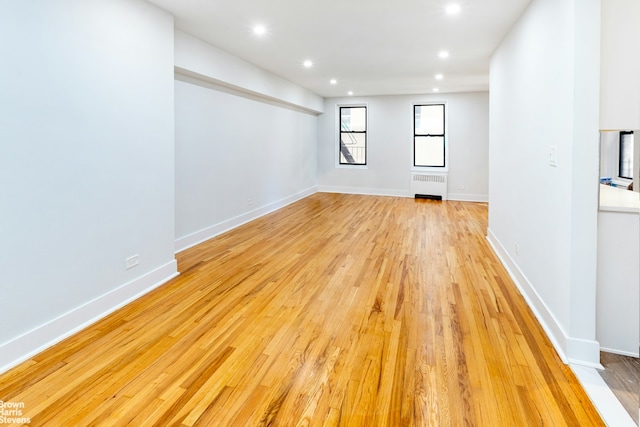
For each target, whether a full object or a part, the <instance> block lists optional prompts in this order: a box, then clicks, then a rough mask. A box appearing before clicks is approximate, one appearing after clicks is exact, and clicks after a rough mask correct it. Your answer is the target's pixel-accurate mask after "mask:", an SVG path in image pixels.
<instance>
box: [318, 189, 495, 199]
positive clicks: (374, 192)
mask: <svg viewBox="0 0 640 427" xmlns="http://www.w3.org/2000/svg"><path fill="white" fill-rule="evenodd" d="M318 191H319V192H320V193H340V194H361V195H365V196H389V197H411V198H413V197H414V195H413V194H411V191H409V190H388V189H382V188H362V187H342V186H337V185H320V186H318ZM446 200H451V201H457V202H488V201H489V196H488V195H486V194H464V193H447V197H446Z"/></svg>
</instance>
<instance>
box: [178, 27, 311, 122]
mask: <svg viewBox="0 0 640 427" xmlns="http://www.w3.org/2000/svg"><path fill="white" fill-rule="evenodd" d="M175 66H176V71H177V72H179V73H180V74H182V75H185V76H190V77H194V78H196V79H199V80H202V81H206V82H209V83H214V84H217V85H220V86H224V87H227V88H231V89H233V90H235V91H238V92H241V93H244V94H247V95H254V96H258V97H260V98H261V99H263V100H274V101H276V102H277V103H279V104H285V105H289V106H292V107H297V108H301V109H303V110H306V111H310V112H314V113H321V112H322V103H323V100H322V98H321V97H320V96H318V95H316V94H315V93H313V92H311V91H309V90H307V89H304V88H302V87H300V86H298V85H295V84H293V83H291V82H289V81H288V80H285V79H283V78H282V77H280V76H278V75H275V74H273V73H271V72H269V71H266V70H263V69H262V68H259V67H257V66H256V65H253V64H251V63H249V62H246V61H244V60H242V59H240V58H237V57H235V56H233V55H231V54H229V53H227V52H225V51H223V50H221V49H218V48H217V47H215V46H212V45H210V44H208V43H206V42H204V41H202V40H200V39H197V38H195V37H193V36H192V35H190V34H187V33H185V32H184V31H180V30H176V32H175Z"/></svg>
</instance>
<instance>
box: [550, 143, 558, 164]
mask: <svg viewBox="0 0 640 427" xmlns="http://www.w3.org/2000/svg"><path fill="white" fill-rule="evenodd" d="M549 166H553V167H556V166H558V149H557V148H556V147H549Z"/></svg>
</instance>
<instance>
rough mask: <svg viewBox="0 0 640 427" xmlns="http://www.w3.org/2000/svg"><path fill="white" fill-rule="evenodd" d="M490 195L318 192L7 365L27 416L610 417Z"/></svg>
mask: <svg viewBox="0 0 640 427" xmlns="http://www.w3.org/2000/svg"><path fill="white" fill-rule="evenodd" d="M486 227H487V206H486V204H474V203H460V202H434V201H429V200H420V201H418V200H413V199H404V198H391V197H371V196H356V195H336V194H322V193H319V194H316V195H313V196H311V197H309V198H306V199H305V200H303V201H300V202H298V203H295V204H293V205H291V206H289V207H286V208H284V209H281V210H280V211H278V212H275V213H273V214H271V215H268V216H266V217H263V218H261V219H259V220H257V221H254V222H252V223H250V224H247V225H245V226H243V227H240V228H238V229H236V230H234V231H232V232H229V233H227V234H224V235H222V236H220V237H218V238H215V239H213V240H211V241H209V242H206V243H204V244H201V245H199V246H197V247H195V248H192V249H190V250H187V251H185V252H183V253H181V254H180V255H179V257H178V259H179V269H180V271H181V272H182V275H181V276H179V277H178V278H176V279H174V280H172V281H171V282H169V283H168V284H166V285H164V286H163V287H161V288H159V289H157V290H156V291H154V292H152V293H150V294H148V295H147V296H145V297H143V298H141V299H139V300H137V301H135V302H134V303H132V304H130V305H128V306H126V307H125V308H123V309H121V310H119V311H118V312H116V313H114V314H113V315H111V316H109V317H108V318H105V319H104V320H102V321H100V322H98V323H97V324H95V325H94V326H92V327H90V328H88V329H86V330H85V331H83V332H81V333H79V334H77V335H75V336H73V337H72V338H70V339H67V340H66V341H64V342H62V343H60V344H59V345H56V346H55V347H53V348H51V349H49V350H47V351H45V352H44V353H42V354H40V355H39V356H37V357H34V358H33V359H32V360H29V361H27V362H25V363H24V364H22V365H20V366H18V367H17V368H15V369H13V370H12V371H9V372H8V373H6V374H4V375H2V376H0V399H1V400H4V401H5V402H7V401H12V402H24V404H25V410H24V411H25V416H29V417H30V418H31V421H32V422H31V425H33V426H35V425H51V426H83V425H106V426H114V425H133V426H143V425H159V426H171V425H184V426H191V425H202V426H261V425H274V426H275V425H278V426H294V425H313V426H320V425H325V426H334V425H341V426H439V427H443V426H454V427H457V426H492V427H494V426H555V427H557V426H583V427H584V426H591V425H603V423H602V421H601V420H600V418H599V417H598V415H597V413H596V411H595V409H594V408H593V406H592V405H591V403H590V401H589V399H588V398H587V396H586V395H585V393H584V391H583V390H582V389H581V387H580V386H579V385H578V383H577V380H576V378H575V377H574V376H573V374H572V373H571V371H570V369H569V368H568V367H567V366H565V365H563V364H562V363H561V361H560V360H559V358H558V357H557V355H556V353H555V352H554V350H553V348H552V346H551V344H550V343H549V341H548V340H547V339H546V337H545V335H544V333H543V331H542V330H541V328H540V326H539V325H538V323H537V322H536V320H534V317H533V315H532V313H531V312H530V311H529V309H528V308H527V307H526V305H525V303H524V301H523V299H522V298H521V296H520V295H519V294H518V292H517V291H516V290H515V287H514V285H513V283H512V282H511V281H510V279H509V278H508V276H507V274H506V272H505V271H504V269H503V268H502V267H501V266H500V264H499V262H498V260H497V259H496V257H495V256H494V255H493V253H492V252H491V250H490V248H489V246H488V245H487V242H486V240H485V234H486Z"/></svg>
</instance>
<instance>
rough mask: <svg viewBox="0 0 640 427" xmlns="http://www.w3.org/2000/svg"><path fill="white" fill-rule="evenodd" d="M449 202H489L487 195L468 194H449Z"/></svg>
mask: <svg viewBox="0 0 640 427" xmlns="http://www.w3.org/2000/svg"><path fill="white" fill-rule="evenodd" d="M447 200H455V201H457V202H476V203H486V202H488V201H489V195H487V194H466V193H448V194H447Z"/></svg>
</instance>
